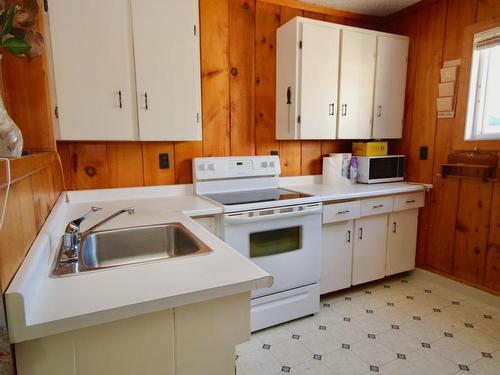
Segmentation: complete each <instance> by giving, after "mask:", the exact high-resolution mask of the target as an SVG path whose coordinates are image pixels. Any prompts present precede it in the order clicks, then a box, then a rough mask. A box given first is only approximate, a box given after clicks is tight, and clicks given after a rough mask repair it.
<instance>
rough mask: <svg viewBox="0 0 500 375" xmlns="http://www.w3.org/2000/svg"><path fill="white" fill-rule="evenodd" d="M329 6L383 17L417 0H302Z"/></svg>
mask: <svg viewBox="0 0 500 375" xmlns="http://www.w3.org/2000/svg"><path fill="white" fill-rule="evenodd" d="M303 1H304V2H306V3H311V4H317V5H323V6H326V7H329V8H336V9H340V10H347V11H350V12H355V13H361V14H368V15H371V16H379V17H384V16H388V15H389V14H392V13H395V12H397V11H398V10H401V9H403V8H406V7H408V6H410V5H412V4H415V3H418V2H419V0H303Z"/></svg>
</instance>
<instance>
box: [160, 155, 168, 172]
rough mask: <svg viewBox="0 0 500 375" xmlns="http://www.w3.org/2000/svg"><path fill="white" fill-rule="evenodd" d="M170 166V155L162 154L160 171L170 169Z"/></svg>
mask: <svg viewBox="0 0 500 375" xmlns="http://www.w3.org/2000/svg"><path fill="white" fill-rule="evenodd" d="M168 168H170V164H169V162H168V154H160V169H168Z"/></svg>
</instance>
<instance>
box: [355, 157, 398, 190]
mask: <svg viewBox="0 0 500 375" xmlns="http://www.w3.org/2000/svg"><path fill="white" fill-rule="evenodd" d="M356 158H357V159H358V178H357V181H358V182H361V183H362V184H376V183H381V182H395V181H404V179H405V161H406V157H405V156H404V155H384V156H357V157H356Z"/></svg>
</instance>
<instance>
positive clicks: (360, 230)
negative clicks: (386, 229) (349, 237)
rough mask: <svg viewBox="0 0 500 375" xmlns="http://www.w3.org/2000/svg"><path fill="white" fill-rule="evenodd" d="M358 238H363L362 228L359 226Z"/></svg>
mask: <svg viewBox="0 0 500 375" xmlns="http://www.w3.org/2000/svg"><path fill="white" fill-rule="evenodd" d="M359 239H360V240H362V239H363V228H359Z"/></svg>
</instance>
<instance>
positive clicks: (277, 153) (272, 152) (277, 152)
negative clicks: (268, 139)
mask: <svg viewBox="0 0 500 375" xmlns="http://www.w3.org/2000/svg"><path fill="white" fill-rule="evenodd" d="M279 154H280V153H279V151H276V150H272V151H271V155H275V156H278V155H279Z"/></svg>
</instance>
